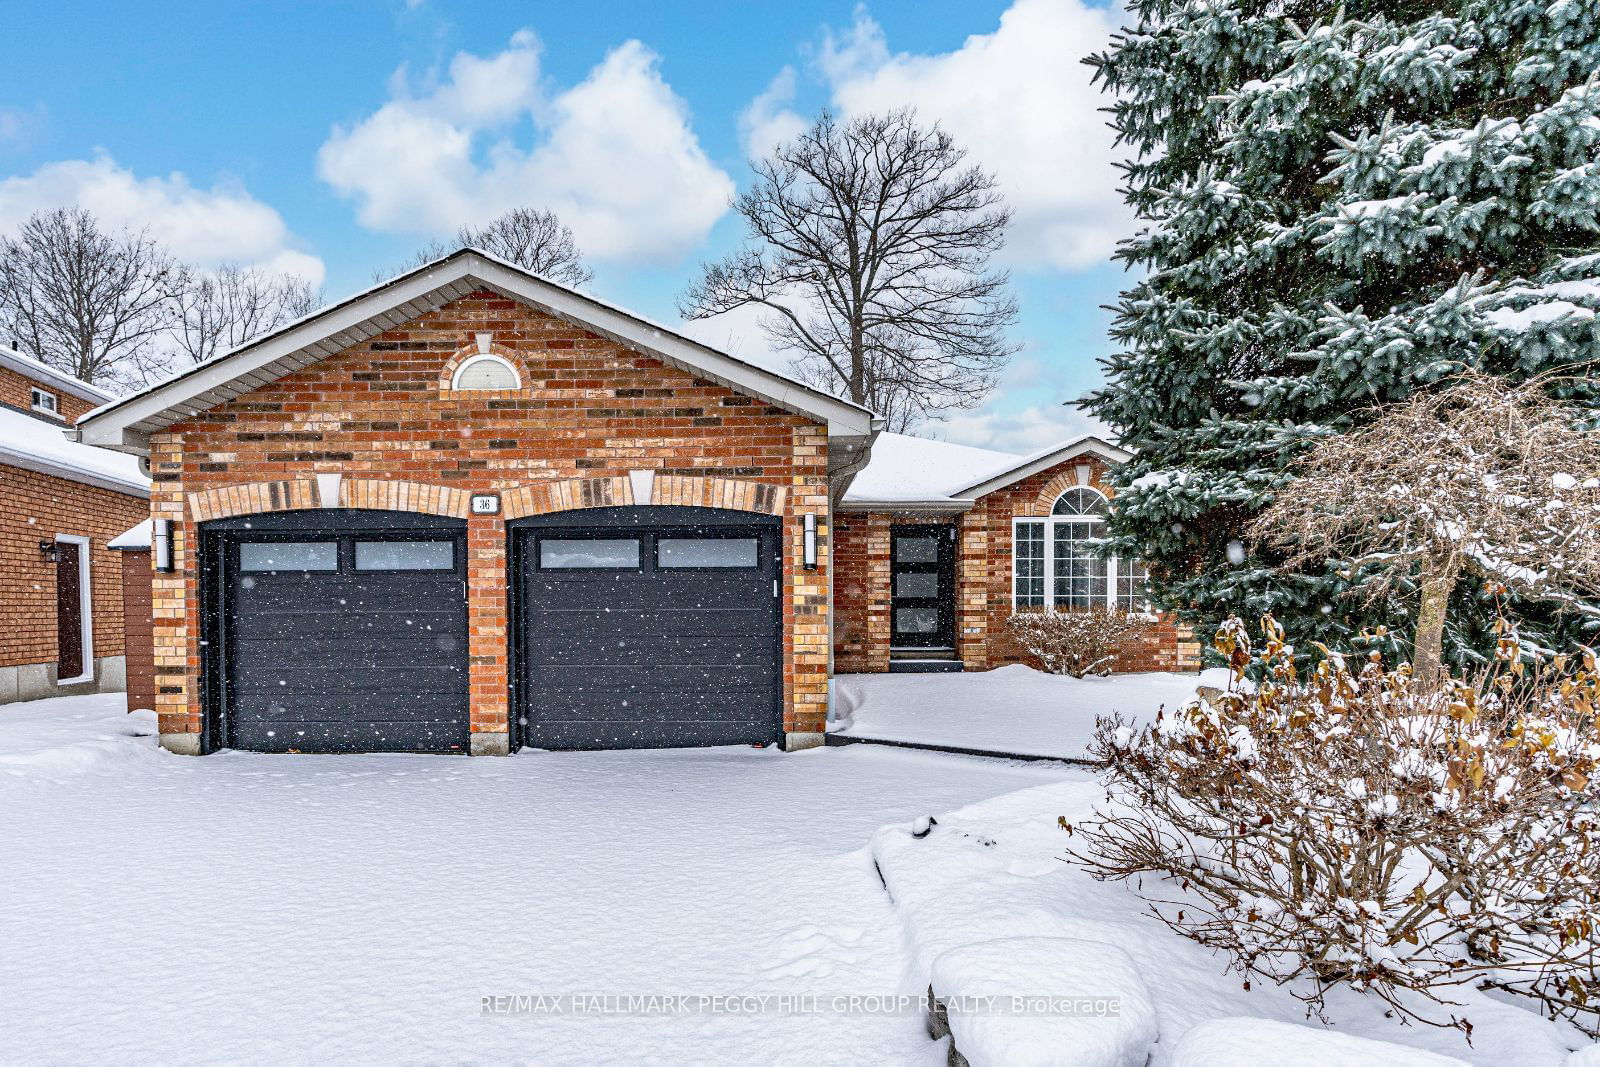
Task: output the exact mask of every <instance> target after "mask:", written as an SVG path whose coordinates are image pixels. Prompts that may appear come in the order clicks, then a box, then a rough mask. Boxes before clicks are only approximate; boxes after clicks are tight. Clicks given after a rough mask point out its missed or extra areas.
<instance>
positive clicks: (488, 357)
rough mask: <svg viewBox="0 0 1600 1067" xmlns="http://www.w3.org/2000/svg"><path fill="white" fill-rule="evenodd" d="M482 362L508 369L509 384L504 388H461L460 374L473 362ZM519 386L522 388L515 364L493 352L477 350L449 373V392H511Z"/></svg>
mask: <svg viewBox="0 0 1600 1067" xmlns="http://www.w3.org/2000/svg"><path fill="white" fill-rule="evenodd" d="M484 362H489V363H498V364H500V365H501V366H502V367H504V368H505V369H506V370H508V371H510V372H511V382H512V384H511V385H509V386H506V387H504V388H497V389H481V388H469V389H463V388H461V376H462V375H464V374H466V372H467V370H468V369H469V368H470V367H471V366H472V365H473V364H475V363H484ZM521 388H522V375H521V373H520V372H518V370H517V368H516V364H514V363H512V362H511V361H510V360H509V359H506V358H505V357H504V356H497V355H495V354H494V353H493V352H478V353H475V354H474V355H472V356H470V357H468V358H467V359H464V360H462V361H461V364H460V366H458V367H456V369H455V371H454V372H452V373H451V375H450V391H451V392H463V393H506V392H511V391H513V390H516V389H521Z"/></svg>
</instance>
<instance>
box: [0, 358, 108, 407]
mask: <svg viewBox="0 0 1600 1067" xmlns="http://www.w3.org/2000/svg"><path fill="white" fill-rule="evenodd" d="M0 367H6V368H7V369H9V370H14V371H16V372H17V373H18V374H20V375H22V376H23V377H24V378H32V379H33V380H34V381H36V382H38V383H39V384H40V385H46V386H49V387H50V388H51V389H56V390H59V391H61V392H63V393H70V394H71V395H72V396H76V397H80V398H82V399H84V400H91V401H93V402H94V403H96V404H105V403H109V402H110V401H113V400H115V399H116V398H117V394H115V393H108V392H106V391H105V390H104V389H101V388H100V387H99V386H96V385H90V384H89V383H88V382H85V381H79V380H78V379H77V378H74V377H73V376H72V375H70V374H65V373H63V372H61V371H58V370H56V369H55V368H54V367H52V366H50V365H49V364H48V363H42V362H40V361H39V360H37V359H34V358H33V357H32V356H25V355H23V354H22V353H21V352H18V351H17V350H16V349H15V348H7V347H6V346H5V345H0Z"/></svg>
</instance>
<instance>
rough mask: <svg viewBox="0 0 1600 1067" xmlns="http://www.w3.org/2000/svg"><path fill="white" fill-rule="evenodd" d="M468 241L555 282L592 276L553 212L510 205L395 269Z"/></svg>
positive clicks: (576, 283) (580, 282)
mask: <svg viewBox="0 0 1600 1067" xmlns="http://www.w3.org/2000/svg"><path fill="white" fill-rule="evenodd" d="M468 246H470V247H472V248H478V249H482V250H483V251H485V252H488V253H489V254H490V255H495V256H499V257H500V258H501V259H507V260H510V261H511V262H512V263H515V264H516V265H517V266H519V267H522V268H523V269H524V270H530V271H532V272H533V273H535V274H538V275H541V276H543V277H545V278H549V279H550V280H551V281H553V282H558V283H559V284H561V285H567V286H571V287H573V288H581V287H582V286H585V285H588V284H589V283H590V282H591V281H593V280H594V272H593V271H591V270H589V268H588V267H587V266H585V265H584V262H583V253H582V252H580V251H579V250H578V246H577V243H576V242H575V241H574V240H573V239H572V231H571V230H570V229H568V228H567V227H566V225H565V224H563V223H562V221H561V220H560V219H558V218H556V216H555V215H554V214H553V213H551V212H549V211H545V210H543V209H540V208H526V207H519V208H513V209H512V210H510V211H508V212H506V213H505V214H504V215H501V216H500V217H499V218H497V219H495V220H494V221H492V222H490V223H488V224H486V225H483V226H463V227H461V229H459V230H457V231H456V235H455V240H454V241H453V242H449V241H434V242H433V243H431V244H429V245H427V246H426V247H424V248H422V249H421V250H419V251H418V252H417V254H416V255H414V256H412V257H411V258H410V259H408V260H406V261H405V262H404V263H402V264H401V265H400V271H401V272H404V271H408V270H412V269H413V268H416V267H420V266H422V265H423V264H424V263H431V262H433V261H434V260H436V259H438V258H439V257H440V256H445V255H449V254H450V253H451V252H454V251H455V250H456V249H458V248H463V247H468ZM373 280H374V281H387V280H388V276H379V275H374V276H373Z"/></svg>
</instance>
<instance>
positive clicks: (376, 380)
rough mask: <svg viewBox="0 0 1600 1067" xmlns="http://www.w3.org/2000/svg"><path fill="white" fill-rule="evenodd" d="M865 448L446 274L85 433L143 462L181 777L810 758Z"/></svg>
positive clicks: (828, 409)
mask: <svg viewBox="0 0 1600 1067" xmlns="http://www.w3.org/2000/svg"><path fill="white" fill-rule="evenodd" d="M881 428H882V423H881V421H880V420H878V419H876V418H874V417H873V415H872V414H871V413H870V412H868V411H866V410H865V409H863V408H860V407H858V406H856V405H853V404H850V403H847V402H844V401H841V400H839V399H837V398H835V397H833V396H830V395H828V394H825V393H822V392H818V391H816V390H814V389H810V388H808V387H806V386H804V385H802V384H800V383H798V382H796V381H793V380H792V379H789V378H786V377H784V376H782V375H779V374H775V373H773V372H770V371H767V370H764V369H762V368H759V367H756V366H754V365H752V364H748V363H745V362H743V361H740V360H738V359H735V358H733V357H731V356H728V355H726V354H725V353H722V352H718V351H716V350H714V349H711V348H708V347H706V346H704V345H702V344H699V343H698V342H695V341H693V340H691V339H689V338H687V337H683V336H681V335H679V334H677V333H675V332H673V331H672V330H669V329H667V328H665V327H662V326H659V325H656V324H653V323H650V322H647V321H645V320H642V319H640V318H638V317H636V316H634V315H632V314H630V313H628V312H625V311H622V310H621V309H618V308H616V307H613V306H611V305H608V304H605V303H602V302H600V301H598V300H595V299H593V298H592V297H589V296H586V295H584V294H581V293H578V292H575V291H573V290H570V289H567V288H565V287H562V286H559V285H555V284H553V283H551V282H548V281H546V280H544V279H541V278H539V277H537V276H535V275H532V274H529V273H528V272H526V271H523V270H521V269H520V268H518V267H516V266H514V265H512V264H509V263H506V262H503V261H501V260H498V259H495V258H493V257H490V256H487V255H485V254H482V253H480V252H477V251H475V250H470V249H463V250H462V251H460V252H456V253H453V254H451V255H449V256H446V257H444V258H443V259H440V260H438V261H436V262H434V263H432V264H429V265H426V266H424V267H421V268H418V269H417V270H414V271H412V272H410V273H408V274H405V275H402V276H401V277H399V278H396V279H394V280H392V281H389V282H386V283H384V284H382V285H379V286H377V287H375V288H373V289H370V290H368V291H366V292H364V293H361V294H359V295H357V296H355V297H353V298H351V299H349V300H346V301H344V302H342V303H340V304H336V305H334V306H331V307H329V308H326V309H324V310H322V311H320V312H318V313H316V314H315V315H312V316H310V317H308V318H306V319H303V320H301V321H300V322H297V323H294V324H291V325H290V326H288V327H286V328H284V329H282V330H280V331H278V332H276V333H274V334H271V335H269V336H266V337H263V338H259V339H257V340H255V341H252V342H251V343H250V344H248V345H246V346H244V347H242V348H240V349H237V350H235V351H233V352H231V353H228V354H226V355H224V356H221V357H218V358H217V359H214V360H211V361H209V362H207V363H205V364H201V365H199V366H197V367H194V368H192V369H190V370H188V371H186V372H185V373H183V374H181V375H178V376H176V377H174V378H172V379H169V380H167V381H165V382H163V383H160V384H158V385H156V386H154V387H151V388H150V389H147V390H145V391H143V392H141V393H138V394H135V395H134V396H131V397H127V398H125V399H123V400H122V401H120V402H118V403H116V404H114V405H110V406H108V407H106V408H104V409H102V410H101V411H99V412H97V413H96V414H95V415H94V416H93V417H92V418H89V419H86V420H84V421H83V422H82V423H81V424H80V432H81V436H82V440H83V441H85V442H86V443H91V444H96V445H103V446H106V447H109V448H112V449H118V450H122V451H126V452H132V453H135V454H139V455H145V456H148V457H149V462H150V464H151V467H152V471H153V481H154V486H153V490H152V497H151V516H152V518H153V521H154V529H153V534H152V537H153V541H154V551H153V553H152V559H153V564H154V565H153V571H154V573H153V579H152V590H151V605H152V606H151V614H152V616H153V619H152V626H153V634H154V636H153V645H154V652H153V658H152V670H153V678H154V685H155V704H156V710H157V712H158V715H159V720H160V735H161V743H162V744H163V745H164V746H165V747H166V748H168V749H170V750H172V751H177V752H187V753H201V752H207V751H211V750H212V749H215V748H221V747H234V748H246V749H255V750H262V751H352V750H396V751H430V752H471V753H475V754H499V753H505V752H509V751H513V750H515V749H516V748H518V747H520V746H524V745H526V746H533V747H544V748H615V747H643V746H654V745H700V744H731V743H754V744H767V743H779V742H781V743H784V744H785V745H786V746H787V747H789V748H796V747H807V746H809V745H814V744H818V743H820V742H821V740H822V736H823V733H822V732H823V730H824V728H825V722H826V718H827V709H828V683H829V677H830V674H831V672H832V668H833V665H832V663H831V660H832V655H833V642H832V639H831V636H830V635H831V632H832V622H833V616H832V610H831V607H832V603H833V583H834V576H833V566H834V560H835V559H836V558H838V554H837V552H836V551H835V544H834V538H833V519H834V514H835V506H836V505H838V504H840V503H841V501H842V500H843V499H844V498H845V494H846V492H847V490H848V489H849V488H850V486H851V482H852V480H853V479H854V478H855V477H856V475H857V473H858V472H859V471H860V470H861V468H862V467H863V466H864V465H865V464H866V462H867V460H868V459H869V457H870V455H871V448H872V443H873V440H874V438H875V437H877V435H878V434H879V432H880V430H881ZM1020 491H1021V490H1018V492H1020ZM994 498H995V499H996V500H997V501H998V500H1007V499H1010V496H1009V495H1006V494H1002V493H999V492H996V493H995V494H994ZM997 506H998V505H997ZM952 510H953V511H959V510H961V509H960V508H954V509H952ZM857 514H859V513H855V514H851V515H850V516H849V521H851V522H856V521H862V522H865V521H868V520H870V519H872V518H873V516H872V515H862V516H861V518H860V519H859V520H858V519H857ZM883 514H885V515H887V514H890V512H884V513H883ZM933 517H934V516H933V513H931V512H928V513H925V514H923V515H922V516H921V518H923V519H931V518H933ZM996 521H998V520H996ZM995 551H997V552H998V551H1000V546H998V545H997V546H996V547H995ZM845 565H846V566H847V567H848V566H852V565H854V564H853V563H852V562H849V561H847V562H846V563H845ZM869 595H870V594H869ZM963 595H964V596H965V595H966V594H965V593H964V594H963ZM975 603H976V601H975ZM869 666H871V664H869V663H868V662H867V661H865V660H860V661H859V662H858V668H867V667H869ZM883 666H884V667H887V663H886V662H885V663H884V664H883Z"/></svg>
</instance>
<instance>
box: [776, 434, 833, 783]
mask: <svg viewBox="0 0 1600 1067" xmlns="http://www.w3.org/2000/svg"><path fill="white" fill-rule="evenodd" d="M827 454H828V435H827V431H826V430H824V429H823V428H821V427H803V428H797V429H796V430H795V431H794V455H795V458H796V463H797V464H798V465H804V466H809V467H814V468H816V469H817V471H818V473H815V474H797V475H795V476H794V479H793V483H792V484H791V486H790V488H789V494H788V506H787V507H786V508H785V509H784V513H783V524H784V527H783V530H782V532H781V534H780V539H781V541H782V543H783V546H784V582H785V584H786V585H787V587H788V590H787V591H788V597H787V599H786V602H785V604H784V611H783V615H784V622H785V626H784V630H785V637H784V646H785V647H784V675H785V681H786V682H787V686H786V688H787V690H788V692H787V693H786V695H785V699H784V715H783V729H784V735H785V736H784V747H785V748H786V749H789V750H791V751H792V750H794V749H798V748H810V747H813V746H815V745H819V744H821V743H822V740H823V733H824V731H825V730H826V729H827V722H828V656H829V649H828V613H829V611H830V610H831V604H830V601H829V596H828V574H829V569H828V568H829V565H830V563H831V556H832V545H831V532H832V531H831V527H830V526H829V522H830V519H829V510H830V507H829V501H828V479H827V474H826V470H825V467H826V457H827ZM807 514H811V515H815V516H816V517H817V566H816V569H815V570H807V569H806V568H805V534H804V530H803V527H802V521H803V519H802V517H803V516H805V515H807Z"/></svg>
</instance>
